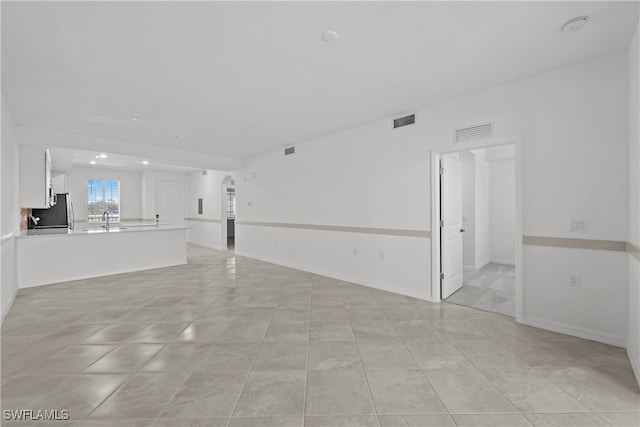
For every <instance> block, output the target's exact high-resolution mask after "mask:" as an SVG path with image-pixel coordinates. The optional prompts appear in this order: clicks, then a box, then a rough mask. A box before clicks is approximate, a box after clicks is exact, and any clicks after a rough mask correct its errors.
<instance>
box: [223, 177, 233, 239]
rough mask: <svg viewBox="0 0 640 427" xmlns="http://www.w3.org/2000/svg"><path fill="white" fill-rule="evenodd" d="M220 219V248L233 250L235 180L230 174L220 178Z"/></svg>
mask: <svg viewBox="0 0 640 427" xmlns="http://www.w3.org/2000/svg"><path fill="white" fill-rule="evenodd" d="M221 194H222V197H221V209H222V215H221V216H222V221H221V224H220V236H221V238H222V241H221V242H220V244H221V246H222V248H225V249H227V250H234V249H235V245H236V232H235V230H236V227H235V221H236V190H235V181H234V180H233V178H231V177H230V176H226V177H225V178H224V179H223V180H222V191H221Z"/></svg>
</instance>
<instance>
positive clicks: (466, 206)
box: [460, 152, 476, 270]
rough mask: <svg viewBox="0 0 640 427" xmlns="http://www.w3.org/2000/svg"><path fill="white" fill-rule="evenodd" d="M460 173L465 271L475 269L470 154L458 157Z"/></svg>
mask: <svg viewBox="0 0 640 427" xmlns="http://www.w3.org/2000/svg"><path fill="white" fill-rule="evenodd" d="M460 167H461V173H462V176H461V178H462V227H463V228H464V229H465V230H466V231H465V233H464V234H463V235H462V263H463V265H464V268H465V269H470V270H475V269H476V176H475V175H476V159H475V155H474V154H473V153H472V152H464V153H462V155H461V156H460Z"/></svg>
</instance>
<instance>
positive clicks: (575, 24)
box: [561, 16, 589, 33]
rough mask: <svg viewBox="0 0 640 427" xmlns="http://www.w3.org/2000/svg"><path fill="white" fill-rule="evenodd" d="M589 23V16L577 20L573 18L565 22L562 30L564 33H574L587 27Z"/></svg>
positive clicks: (579, 17)
mask: <svg viewBox="0 0 640 427" xmlns="http://www.w3.org/2000/svg"><path fill="white" fill-rule="evenodd" d="M587 22H589V17H588V16H578V17H577V18H573V19H570V20H568V21H567V22H565V23H564V24H563V25H562V27H561V30H562V32H563V33H573V32H575V31H578V30H579V29H580V28H582V27H584V26H585V25H587Z"/></svg>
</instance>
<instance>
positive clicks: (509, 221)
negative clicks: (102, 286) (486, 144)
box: [487, 146, 516, 265]
mask: <svg viewBox="0 0 640 427" xmlns="http://www.w3.org/2000/svg"><path fill="white" fill-rule="evenodd" d="M510 147H513V146H510ZM489 152H490V151H489V150H487V158H489ZM489 217H490V225H489V228H490V238H489V241H490V243H489V245H490V256H489V257H490V259H491V262H497V263H499V264H512V265H513V264H515V261H516V258H515V256H516V255H515V254H516V252H515V239H516V180H515V159H514V157H513V156H512V157H510V158H495V159H490V160H489Z"/></svg>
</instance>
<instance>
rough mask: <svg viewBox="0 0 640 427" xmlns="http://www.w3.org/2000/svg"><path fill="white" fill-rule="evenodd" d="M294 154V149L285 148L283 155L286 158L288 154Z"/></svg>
mask: <svg viewBox="0 0 640 427" xmlns="http://www.w3.org/2000/svg"><path fill="white" fill-rule="evenodd" d="M295 152H296V147H287V148H285V149H284V155H285V156H288V155H290V154H295Z"/></svg>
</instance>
